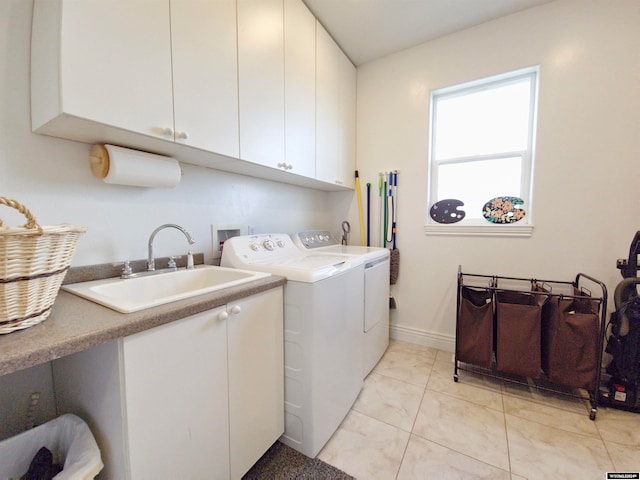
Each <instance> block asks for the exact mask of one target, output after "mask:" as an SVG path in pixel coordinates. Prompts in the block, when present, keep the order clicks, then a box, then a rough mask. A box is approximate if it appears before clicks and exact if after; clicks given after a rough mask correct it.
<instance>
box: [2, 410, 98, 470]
mask: <svg viewBox="0 0 640 480" xmlns="http://www.w3.org/2000/svg"><path fill="white" fill-rule="evenodd" d="M42 447H46V448H48V449H49V450H50V451H51V453H52V454H53V461H54V463H58V464H60V465H63V466H64V467H63V469H62V471H61V472H60V473H59V474H58V475H56V476H55V477H54V478H55V479H56V480H89V479H93V478H94V477H95V476H96V475H97V474H98V473H99V472H100V470H102V467H103V466H104V465H103V464H102V458H101V457H100V450H99V449H98V445H97V444H96V440H95V438H93V435H92V433H91V430H90V429H89V427H88V426H87V424H86V423H85V422H84V421H83V420H82V419H81V418H79V417H77V416H75V415H72V414H65V415H61V416H59V417H58V418H55V419H53V420H51V421H49V422H47V423H44V424H42V425H39V426H37V427H35V428H32V429H31V430H27V431H24V432H22V433H19V434H18V435H15V436H13V437H11V438H7V439H6V440H3V441H1V442H0V480H9V479H19V478H20V477H21V476H22V475H24V474H25V473H27V471H28V470H29V465H30V464H31V461H32V460H33V457H35V455H36V453H38V450H40V448H42Z"/></svg>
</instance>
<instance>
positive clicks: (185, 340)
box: [121, 308, 230, 480]
mask: <svg viewBox="0 0 640 480" xmlns="http://www.w3.org/2000/svg"><path fill="white" fill-rule="evenodd" d="M226 326H227V322H226V309H225V308H218V309H215V310H211V311H208V312H204V313H201V314H197V315H193V316H191V317H188V318H185V319H183V320H178V321H175V322H172V323H169V324H166V325H162V326H160V327H157V328H153V329H151V330H147V331H145V332H141V333H138V334H135V335H132V336H130V337H125V338H124V339H123V348H122V350H121V352H122V356H123V358H122V363H121V365H122V369H123V372H122V374H123V376H124V385H125V388H124V392H123V394H124V399H123V400H124V403H125V406H126V407H125V409H124V411H125V416H126V420H125V422H126V424H127V429H125V432H126V433H125V435H127V437H128V438H127V439H126V440H125V441H126V442H128V450H129V464H130V475H131V478H132V479H135V480H146V479H160V478H176V479H178V478H194V479H195V478H208V479H227V478H229V477H230V472H229V434H228V432H229V417H228V411H229V410H228V394H227V382H228V377H227V332H226Z"/></svg>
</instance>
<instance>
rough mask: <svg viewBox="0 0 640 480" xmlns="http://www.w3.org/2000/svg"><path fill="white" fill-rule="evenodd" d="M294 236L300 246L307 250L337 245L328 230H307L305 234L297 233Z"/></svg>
mask: <svg viewBox="0 0 640 480" xmlns="http://www.w3.org/2000/svg"><path fill="white" fill-rule="evenodd" d="M295 235H296V236H297V237H298V238H297V239H298V240H299V242H300V244H302V246H304V247H305V248H309V249H311V248H318V247H328V246H330V245H337V244H338V242H336V240H335V238H333V236H332V235H331V233H329V231H328V230H308V231H306V232H298V233H296V234H295Z"/></svg>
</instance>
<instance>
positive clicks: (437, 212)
mask: <svg viewBox="0 0 640 480" xmlns="http://www.w3.org/2000/svg"><path fill="white" fill-rule="evenodd" d="M462 206H464V202H462V201H461V200H456V199H453V198H447V199H445V200H440V201H439V202H436V203H434V204H433V205H432V206H431V210H429V214H430V215H431V218H433V220H434V221H436V222H438V223H456V222H459V221H460V220H462V219H463V218H464V216H465V215H466V213H465V212H464V210H458V207H462Z"/></svg>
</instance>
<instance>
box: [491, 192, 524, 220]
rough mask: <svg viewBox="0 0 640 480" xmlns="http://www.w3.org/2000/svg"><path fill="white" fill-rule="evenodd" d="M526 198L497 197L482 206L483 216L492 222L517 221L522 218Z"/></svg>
mask: <svg viewBox="0 0 640 480" xmlns="http://www.w3.org/2000/svg"><path fill="white" fill-rule="evenodd" d="M523 204H524V200H522V199H521V198H519V197H496V198H492V199H491V200H489V201H488V202H487V203H485V204H484V207H482V216H483V217H484V218H485V220H487V221H488V222H491V223H515V222H517V221H519V220H522V219H523V218H524V216H525V211H524V210H523V208H522V205H523Z"/></svg>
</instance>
